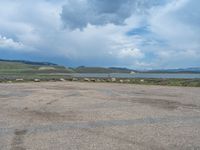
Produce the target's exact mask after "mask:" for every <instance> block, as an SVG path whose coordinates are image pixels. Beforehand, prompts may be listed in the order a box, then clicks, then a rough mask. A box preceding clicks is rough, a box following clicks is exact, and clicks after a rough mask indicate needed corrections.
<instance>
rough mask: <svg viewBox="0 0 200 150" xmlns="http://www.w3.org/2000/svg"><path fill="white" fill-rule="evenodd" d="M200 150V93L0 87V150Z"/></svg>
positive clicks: (71, 85)
mask: <svg viewBox="0 0 200 150" xmlns="http://www.w3.org/2000/svg"><path fill="white" fill-rule="evenodd" d="M55 149H56V150H129V149H130V150H133V149H134V150H200V88H186V87H168V86H146V85H132V84H115V83H81V82H41V83H15V84H12V83H11V84H5V83H2V84H0V150H55Z"/></svg>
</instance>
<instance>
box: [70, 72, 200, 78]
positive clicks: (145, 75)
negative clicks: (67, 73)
mask: <svg viewBox="0 0 200 150" xmlns="http://www.w3.org/2000/svg"><path fill="white" fill-rule="evenodd" d="M71 75H72V76H73V77H77V78H78V77H80V78H82V77H83V78H84V77H85V78H87V77H88V78H108V77H113V78H163V79H164V78H166V79H173V78H176V79H195V78H198V79H200V74H191V73H135V74H128V73H111V74H106V73H80V74H79V73H75V74H71Z"/></svg>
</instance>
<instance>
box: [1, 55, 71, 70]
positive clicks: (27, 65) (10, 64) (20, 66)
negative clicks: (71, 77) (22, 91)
mask: <svg viewBox="0 0 200 150" xmlns="http://www.w3.org/2000/svg"><path fill="white" fill-rule="evenodd" d="M71 72H73V70H71V69H68V68H65V67H64V66H59V65H57V64H53V63H49V62H32V61H23V60H2V59H0V73H11V74H12V73H71Z"/></svg>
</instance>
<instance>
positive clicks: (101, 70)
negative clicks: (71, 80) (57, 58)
mask: <svg viewBox="0 0 200 150" xmlns="http://www.w3.org/2000/svg"><path fill="white" fill-rule="evenodd" d="M74 71H75V72H76V73H130V72H132V71H133V70H131V69H127V68H115V67H111V68H103V67H85V66H80V67H77V68H74Z"/></svg>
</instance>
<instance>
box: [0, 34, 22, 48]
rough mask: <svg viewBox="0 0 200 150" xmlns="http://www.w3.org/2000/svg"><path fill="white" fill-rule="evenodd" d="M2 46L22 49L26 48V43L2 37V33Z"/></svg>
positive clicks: (0, 38)
mask: <svg viewBox="0 0 200 150" xmlns="http://www.w3.org/2000/svg"><path fill="white" fill-rule="evenodd" d="M0 48H13V49H22V48H24V45H23V44H22V43H20V42H15V41H14V40H13V39H9V38H6V37H2V36H1V35H0Z"/></svg>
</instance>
